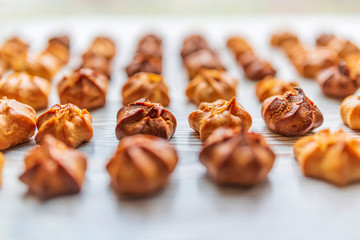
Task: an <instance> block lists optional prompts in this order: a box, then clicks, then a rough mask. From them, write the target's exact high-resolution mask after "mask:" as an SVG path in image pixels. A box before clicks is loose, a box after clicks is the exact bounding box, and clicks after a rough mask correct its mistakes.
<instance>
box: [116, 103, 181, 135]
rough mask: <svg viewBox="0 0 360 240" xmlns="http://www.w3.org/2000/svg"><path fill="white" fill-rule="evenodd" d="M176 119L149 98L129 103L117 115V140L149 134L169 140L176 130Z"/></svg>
mask: <svg viewBox="0 0 360 240" xmlns="http://www.w3.org/2000/svg"><path fill="white" fill-rule="evenodd" d="M176 124H177V123H176V118H175V117H174V115H173V114H172V113H171V112H170V111H169V110H167V109H165V108H164V107H163V106H162V105H161V104H160V103H153V102H151V101H150V100H149V99H147V98H142V99H139V100H137V101H135V102H133V103H129V104H127V105H125V106H123V107H122V108H120V110H119V111H118V113H117V124H116V128H115V133H116V138H117V139H119V140H121V139H122V138H123V137H125V136H130V135H135V134H149V135H154V136H158V137H162V138H165V139H167V140H169V139H170V138H171V137H172V135H174V133H175V130H176Z"/></svg>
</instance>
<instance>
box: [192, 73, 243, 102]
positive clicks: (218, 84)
mask: <svg viewBox="0 0 360 240" xmlns="http://www.w3.org/2000/svg"><path fill="white" fill-rule="evenodd" d="M236 86H237V81H236V79H234V78H233V77H231V76H230V75H228V74H227V73H226V72H225V71H223V70H216V69H200V70H199V73H198V75H196V76H195V77H194V78H193V79H192V80H191V81H190V82H189V84H188V86H187V88H186V96H187V97H188V99H189V100H190V101H191V102H193V103H195V104H200V103H202V102H214V101H216V100H218V99H224V100H230V99H231V98H233V97H236Z"/></svg>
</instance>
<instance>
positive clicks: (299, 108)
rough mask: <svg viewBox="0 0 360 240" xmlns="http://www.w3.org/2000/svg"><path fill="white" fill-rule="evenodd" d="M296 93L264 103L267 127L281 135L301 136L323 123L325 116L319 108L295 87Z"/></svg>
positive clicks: (280, 96) (264, 117)
mask: <svg viewBox="0 0 360 240" xmlns="http://www.w3.org/2000/svg"><path fill="white" fill-rule="evenodd" d="M294 89H295V92H286V93H285V94H284V95H276V96H272V97H269V98H267V99H265V100H264V102H263V103H262V108H261V112H262V117H263V119H264V121H265V124H266V126H267V127H268V128H269V129H270V130H272V131H274V132H276V133H279V134H281V135H284V136H288V137H292V136H301V135H304V134H306V133H308V132H310V131H312V130H313V129H315V128H318V127H320V126H321V124H322V123H323V115H322V114H321V112H320V110H319V109H318V108H317V106H316V105H315V104H314V103H313V102H312V101H311V100H310V99H308V98H307V97H306V96H305V93H304V91H303V90H302V89H301V88H299V87H294Z"/></svg>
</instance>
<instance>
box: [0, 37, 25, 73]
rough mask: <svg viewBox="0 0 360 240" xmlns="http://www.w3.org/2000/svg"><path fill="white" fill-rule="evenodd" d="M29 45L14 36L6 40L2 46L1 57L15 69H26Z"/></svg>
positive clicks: (0, 49)
mask: <svg viewBox="0 0 360 240" xmlns="http://www.w3.org/2000/svg"><path fill="white" fill-rule="evenodd" d="M28 50H29V45H28V44H27V43H25V42H24V41H22V40H21V39H20V38H18V37H13V38H10V39H8V40H7V41H5V43H4V44H3V45H2V47H1V48H0V55H1V58H2V59H3V60H4V61H5V62H6V63H7V65H8V66H9V67H10V68H12V69H13V70H14V71H23V70H25V62H26V56H27V53H28Z"/></svg>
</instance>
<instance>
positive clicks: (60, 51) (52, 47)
mask: <svg viewBox="0 0 360 240" xmlns="http://www.w3.org/2000/svg"><path fill="white" fill-rule="evenodd" d="M45 52H47V53H50V54H51V55H53V56H54V57H56V58H57V59H58V60H59V61H60V63H61V64H62V65H65V64H67V63H68V62H69V59H70V39H69V37H68V36H66V35H64V36H58V37H53V38H50V39H49V42H48V45H47V47H46V49H45Z"/></svg>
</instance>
